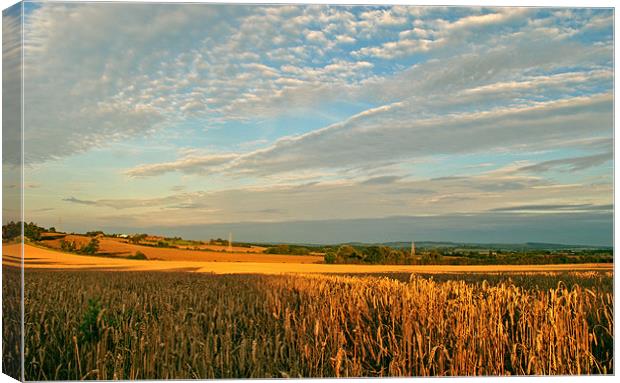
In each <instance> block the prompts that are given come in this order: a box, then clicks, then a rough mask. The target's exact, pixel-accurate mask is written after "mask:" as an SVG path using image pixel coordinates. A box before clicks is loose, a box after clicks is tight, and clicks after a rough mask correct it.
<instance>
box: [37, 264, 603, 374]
mask: <svg viewBox="0 0 620 383" xmlns="http://www.w3.org/2000/svg"><path fill="white" fill-rule="evenodd" d="M572 277H573V278H592V277H595V276H594V275H589V274H587V275H573V276H572ZM530 278H539V279H544V278H554V284H555V288H551V289H543V288H539V289H538V288H524V287H521V286H518V285H515V284H514V283H512V282H509V281H505V280H504V281H497V282H493V283H490V282H487V281H485V280H483V278H482V277H481V278H480V281H478V282H465V281H462V280H446V281H436V280H433V279H426V278H422V277H417V276H413V277H412V278H411V280H410V281H398V280H395V279H392V278H385V277H345V276H325V275H303V276H302V275H297V276H267V275H224V276H215V275H205V274H191V273H158V272H125V273H112V272H107V273H104V272H88V271H81V272H49V271H47V272H44V271H28V272H27V273H26V306H25V307H26V324H25V326H26V334H25V335H26V336H25V347H26V355H25V358H26V359H25V360H26V362H25V373H26V379H28V380H47V379H147V378H150V379H154V378H157V379H169V378H177V379H178V378H237V377H251V378H260V377H334V376H338V377H345V376H427V375H439V376H441V375H512V374H598V373H607V374H609V373H613V304H614V300H613V295H612V293H611V291H603V290H602V289H599V288H597V287H596V286H590V287H588V288H585V287H582V286H581V285H580V284H578V283H572V285H571V287H570V288H569V287H567V284H565V283H564V282H561V281H560V282H558V281H559V279H558V276H557V275H556V276H530ZM583 280H584V281H585V280H586V279H583ZM584 285H587V283H584ZM89 300H90V303H89Z"/></svg>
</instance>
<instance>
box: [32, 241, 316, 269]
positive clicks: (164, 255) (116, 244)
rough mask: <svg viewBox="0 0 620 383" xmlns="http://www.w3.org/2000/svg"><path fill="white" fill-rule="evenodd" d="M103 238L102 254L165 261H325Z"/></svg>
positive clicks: (256, 251)
mask: <svg viewBox="0 0 620 383" xmlns="http://www.w3.org/2000/svg"><path fill="white" fill-rule="evenodd" d="M63 239H64V240H66V241H72V242H75V243H76V244H78V245H80V246H83V245H85V244H87V243H88V241H90V239H91V238H90V237H86V236H82V235H67V236H66V237H65V238H63ZM98 240H99V253H100V254H101V255H106V256H111V257H119V258H124V257H127V256H131V255H134V254H135V253H136V252H137V251H140V252H142V253H143V254H145V255H146V256H147V258H149V259H154V260H162V261H200V262H272V263H279V262H287V263H288V262H293V263H315V262H323V257H322V256H316V255H314V256H313V255H307V256H291V255H278V254H263V251H264V250H265V248H263V247H253V248H245V247H233V251H232V252H227V251H226V250H227V249H228V247H227V246H217V245H201V246H199V247H200V248H202V249H212V250H217V251H208V250H189V249H183V248H179V249H175V248H161V247H151V246H142V245H135V244H132V243H128V242H127V241H126V240H124V239H120V238H106V237H102V238H98ZM60 241H61V239H55V240H49V241H41V243H42V244H43V245H45V246H47V247H50V248H53V249H58V250H59V249H60Z"/></svg>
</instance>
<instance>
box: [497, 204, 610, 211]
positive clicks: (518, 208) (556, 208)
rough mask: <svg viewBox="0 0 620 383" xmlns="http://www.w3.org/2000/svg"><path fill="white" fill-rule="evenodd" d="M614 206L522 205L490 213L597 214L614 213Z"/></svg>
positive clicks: (502, 208)
mask: <svg viewBox="0 0 620 383" xmlns="http://www.w3.org/2000/svg"><path fill="white" fill-rule="evenodd" d="M613 208H614V207H613V205H611V204H607V205H592V204H576V205H575V204H568V205H560V204H551V205H520V206H509V207H501V208H495V209H490V211H499V212H519V213H522V212H542V213H547V212H559V213H561V212H569V213H574V212H588V211H589V212H596V211H603V212H609V211H613Z"/></svg>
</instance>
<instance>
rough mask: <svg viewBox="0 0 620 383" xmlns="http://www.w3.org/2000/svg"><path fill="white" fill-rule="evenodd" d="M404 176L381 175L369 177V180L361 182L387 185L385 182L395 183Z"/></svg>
mask: <svg viewBox="0 0 620 383" xmlns="http://www.w3.org/2000/svg"><path fill="white" fill-rule="evenodd" d="M402 178H403V177H401V176H380V177H373V178H369V179H367V180H364V181H362V182H361V183H362V184H364V185H385V184H391V183H394V182H396V181H398V180H400V179H402Z"/></svg>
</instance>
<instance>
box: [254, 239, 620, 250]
mask: <svg viewBox="0 0 620 383" xmlns="http://www.w3.org/2000/svg"><path fill="white" fill-rule="evenodd" d="M275 244H278V243H275V242H266V243H261V244H260V245H261V246H272V245H275ZM287 244H289V245H296V246H306V247H309V248H323V247H327V246H340V245H351V246H360V247H363V246H389V247H393V248H395V249H409V248H411V242H399V241H396V242H380V243H367V242H345V243H335V244H330V245H321V244H316V243H287ZM415 246H416V249H434V248H459V249H472V250H473V249H485V250H487V249H488V250H519V251H527V250H611V249H613V247H611V246H588V245H567V244H561V243H544V242H525V243H473V242H471V243H470V242H450V241H445V242H441V241H416V242H415Z"/></svg>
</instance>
